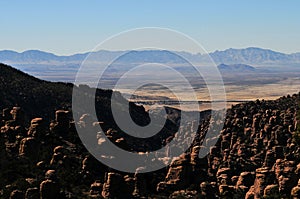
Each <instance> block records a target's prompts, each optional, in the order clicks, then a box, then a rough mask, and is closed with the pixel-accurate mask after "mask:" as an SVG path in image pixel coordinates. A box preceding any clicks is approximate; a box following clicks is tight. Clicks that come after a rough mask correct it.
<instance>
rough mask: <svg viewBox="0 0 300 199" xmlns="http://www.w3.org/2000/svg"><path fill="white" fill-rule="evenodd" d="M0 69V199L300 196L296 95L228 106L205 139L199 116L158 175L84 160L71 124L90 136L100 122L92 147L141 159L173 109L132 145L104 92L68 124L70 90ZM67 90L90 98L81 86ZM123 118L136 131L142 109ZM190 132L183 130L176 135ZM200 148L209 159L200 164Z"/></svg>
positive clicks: (175, 115) (170, 128) (170, 124)
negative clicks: (92, 111) (91, 111)
mask: <svg viewBox="0 0 300 199" xmlns="http://www.w3.org/2000/svg"><path fill="white" fill-rule="evenodd" d="M0 69H1V70H0V71H1V74H0V90H1V93H0V108H1V109H3V113H2V115H1V125H0V126H1V134H0V135H1V137H0V153H1V155H0V157H1V161H0V167H1V170H0V179H1V182H0V190H1V191H0V194H1V198H26V199H29V198H40V197H41V198H247V199H250V198H300V183H298V181H299V179H300V170H299V169H300V146H299V144H300V126H299V124H300V122H299V119H300V110H299V105H300V93H297V94H294V95H288V96H284V97H281V98H279V99H277V100H256V101H250V102H247V103H243V104H238V105H234V106H232V108H231V109H229V110H227V115H226V119H225V123H224V127H223V130H222V131H221V132H215V134H213V135H209V136H208V139H204V137H205V134H206V132H207V129H208V125H209V119H210V117H209V114H210V111H207V112H202V118H203V120H202V121H201V124H200V125H199V127H198V130H197V135H196V138H195V139H194V140H193V143H192V146H191V147H190V148H189V149H188V150H187V151H186V152H185V153H183V154H182V155H181V156H180V157H178V159H176V160H174V161H173V162H172V163H171V165H170V166H168V167H166V168H165V169H161V170H159V171H156V172H152V173H145V174H142V173H138V172H136V173H135V174H132V173H124V172H118V171H115V170H113V169H111V168H108V167H107V166H105V165H103V164H101V163H100V162H98V161H97V160H95V159H94V158H93V157H92V156H90V155H89V152H88V151H87V150H86V149H85V147H84V146H83V145H82V143H81V141H80V139H79V138H78V135H77V133H76V129H75V123H78V124H79V126H80V127H81V128H83V129H85V128H87V129H90V130H92V131H91V132H93V128H94V125H95V124H99V123H97V122H99V121H100V122H101V124H100V125H101V126H102V127H103V132H93V133H92V135H93V136H94V137H95V140H97V139H99V138H100V139H101V136H106V137H107V138H109V139H110V140H111V141H112V142H114V143H115V144H116V145H117V146H119V147H121V148H124V149H126V150H128V151H132V152H147V151H153V150H156V149H158V148H160V147H162V146H164V145H166V144H167V143H168V142H169V141H170V140H172V139H173V138H174V137H175V136H176V132H177V131H178V126H177V122H176V121H177V120H178V119H179V118H180V115H181V114H183V113H181V111H179V110H176V109H171V108H167V113H168V120H167V122H166V123H165V126H164V128H163V130H162V131H161V132H160V133H159V134H158V135H157V136H153V137H151V138H150V139H137V138H134V137H131V136H128V135H127V134H126V133H125V132H122V131H121V130H120V129H118V127H117V126H116V124H115V123H114V120H113V118H112V116H111V111H110V103H111V101H110V98H111V95H112V92H111V91H109V90H97V93H96V109H97V116H98V118H97V120H95V119H94V118H89V115H87V114H88V113H86V114H83V113H82V112H80V113H75V114H79V115H80V116H81V115H82V114H83V115H82V117H79V118H80V119H79V120H75V121H74V118H72V114H71V112H72V109H71V97H72V96H71V94H72V89H73V88H74V87H73V85H72V84H65V83H52V82H47V81H42V80H39V79H36V78H34V77H32V76H29V75H26V74H24V73H22V72H20V71H18V70H16V69H14V68H12V67H10V66H7V65H2V64H1V65H0ZM75 89H79V90H80V92H83V94H86V95H89V92H90V89H89V87H84V86H81V87H75ZM120 100H125V99H122V98H121V99H120ZM130 111H131V116H132V118H133V120H134V121H135V122H136V123H138V124H140V125H147V123H148V122H149V116H148V113H147V112H146V111H145V110H144V108H143V107H141V106H136V105H135V104H133V103H130ZM220 119H222V118H220ZM95 122H96V123H95ZM212 122H216V123H218V122H219V121H212ZM190 133H191V132H190V129H186V133H185V134H186V136H189V134H190ZM99 136H100V137H99ZM182 141H183V142H184V139H183V140H182ZM214 141H217V142H216V145H215V146H212V147H211V144H210V143H214ZM97 144H99V145H101V144H103V142H97ZM201 150H209V151H210V153H209V154H208V155H207V156H205V157H204V158H201V159H200V158H198V153H199V151H201ZM128 161H130V160H128ZM140 169H142V168H140Z"/></svg>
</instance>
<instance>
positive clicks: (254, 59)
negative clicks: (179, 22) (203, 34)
mask: <svg viewBox="0 0 300 199" xmlns="http://www.w3.org/2000/svg"><path fill="white" fill-rule="evenodd" d="M128 52H129V55H131V53H132V54H135V55H137V56H136V57H137V58H132V57H131V59H130V60H128V59H127V60H126V61H128V62H135V61H139V60H140V59H141V57H142V58H145V60H148V59H149V57H156V58H157V60H163V61H164V62H171V63H173V62H174V60H172V59H173V58H174V57H173V58H172V57H171V55H170V54H168V52H169V53H175V54H177V55H180V56H184V57H186V58H188V59H190V60H192V61H194V62H205V61H207V60H206V59H207V57H205V55H203V54H200V53H198V54H193V53H190V52H185V51H166V50H143V51H128V50H124V51H108V50H100V51H96V52H86V53H76V54H73V55H56V54H54V53H49V52H44V51H40V50H27V51H24V52H21V53H19V52H16V51H12V50H2V51H0V62H4V63H6V62H7V63H8V64H10V63H14V64H26V62H29V63H41V62H49V63H50V64H51V62H54V61H55V62H82V61H83V60H84V59H85V58H86V57H87V56H88V55H89V53H92V54H94V55H95V54H96V55H97V56H99V59H105V58H109V57H112V56H116V55H121V54H124V53H128ZM209 55H210V56H211V58H212V59H213V60H214V62H216V63H217V64H221V63H224V64H259V63H300V52H295V53H290V54H286V53H282V52H277V51H273V50H271V49H263V48H258V47H248V48H242V49H238V48H229V49H226V50H222V51H220V50H216V51H214V52H211V53H209ZM136 59H137V60H136ZM29 63H27V64H29Z"/></svg>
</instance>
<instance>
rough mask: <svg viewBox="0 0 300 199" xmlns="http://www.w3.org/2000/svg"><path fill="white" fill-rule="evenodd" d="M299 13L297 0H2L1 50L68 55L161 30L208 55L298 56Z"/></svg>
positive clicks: (299, 40) (299, 7)
mask: <svg viewBox="0 0 300 199" xmlns="http://www.w3.org/2000/svg"><path fill="white" fill-rule="evenodd" d="M299 9H300V1H298V0H289V1H288V0H287V1H283V0H280V1H279V0H248V1H243V0H235V1H234V0H231V1H229V0H224V1H223V0H218V1H217V0H206V1H200V0H198V1H196V0H195V1H179V0H178V1H171V0H166V1H162V0H151V1H142V0H139V1H138V0H127V1H96V0H90V1H74V0H72V1H67V0H64V1H62V0H60V1H58V0H52V1H32V0H26V1H17V0H11V1H6V0H0V14H1V17H0V25H1V33H0V49H1V50H3V49H8V50H15V51H19V52H21V51H24V50H28V49H39V50H43V51H48V52H53V53H56V54H59V55H68V54H73V53H79V52H86V51H90V50H91V49H93V48H94V47H95V46H96V45H97V44H98V43H99V42H101V41H103V40H104V39H106V38H108V37H110V36H112V35H114V34H117V33H119V32H121V31H125V30H128V29H132V28H140V27H163V28H171V29H174V30H177V31H180V32H183V33H185V34H187V35H189V36H190V37H192V38H194V39H195V40H197V41H198V42H199V43H201V44H202V46H203V47H204V48H205V49H206V50H207V51H209V52H211V51H215V50H224V49H226V48H231V47H232V48H243V47H249V46H255V47H262V48H269V49H273V50H276V51H281V52H286V53H292V52H300V12H299ZM175 50H180V49H175Z"/></svg>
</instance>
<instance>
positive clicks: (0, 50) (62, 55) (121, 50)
mask: <svg viewBox="0 0 300 199" xmlns="http://www.w3.org/2000/svg"><path fill="white" fill-rule="evenodd" d="M249 48H256V49H261V50H270V51H273V52H277V53H282V54H286V55H291V54H296V53H300V52H291V53H286V52H282V51H277V50H273V49H271V48H264V47H256V46H248V47H244V48H234V47H230V48H226V49H223V50H220V49H217V50H214V51H210V52H208V53H209V54H210V53H215V52H224V51H226V50H244V49H249ZM151 50H153V51H154V50H157V51H170V52H186V53H190V54H192V55H198V54H200V53H196V52H189V51H184V50H167V49H165V50H161V49H149V50H130V49H119V50H110V49H100V50H98V51H84V52H76V53H71V54H59V53H56V52H51V51H46V50H41V49H27V50H23V51H18V50H12V49H0V52H3V51H10V52H14V53H19V54H22V53H26V52H28V51H39V52H44V53H49V54H53V55H55V56H59V57H68V56H73V55H80V54H88V53H93V52H94V53H95V52H100V51H107V52H126V51H151Z"/></svg>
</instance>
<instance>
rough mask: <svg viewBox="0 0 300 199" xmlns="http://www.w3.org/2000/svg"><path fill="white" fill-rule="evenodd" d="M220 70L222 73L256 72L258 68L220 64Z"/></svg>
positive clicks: (245, 65)
mask: <svg viewBox="0 0 300 199" xmlns="http://www.w3.org/2000/svg"><path fill="white" fill-rule="evenodd" d="M218 69H219V70H220V71H221V72H222V71H225V72H254V71H256V68H255V67H253V66H250V65H247V64H231V65H227V64H220V65H218Z"/></svg>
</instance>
